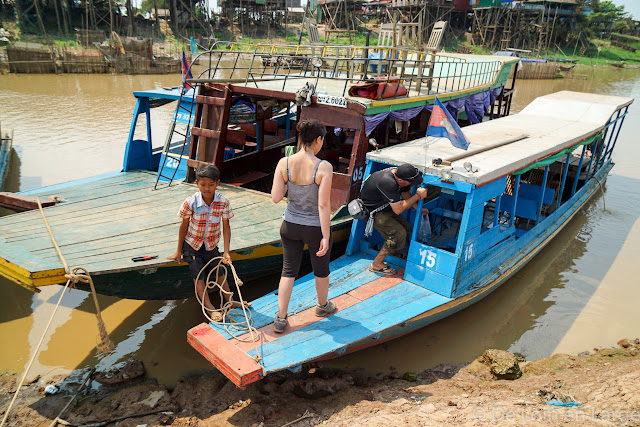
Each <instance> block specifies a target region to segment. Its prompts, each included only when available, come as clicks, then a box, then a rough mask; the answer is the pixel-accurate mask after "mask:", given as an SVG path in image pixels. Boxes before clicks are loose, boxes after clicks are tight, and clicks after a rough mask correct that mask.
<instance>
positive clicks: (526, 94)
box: [0, 69, 640, 387]
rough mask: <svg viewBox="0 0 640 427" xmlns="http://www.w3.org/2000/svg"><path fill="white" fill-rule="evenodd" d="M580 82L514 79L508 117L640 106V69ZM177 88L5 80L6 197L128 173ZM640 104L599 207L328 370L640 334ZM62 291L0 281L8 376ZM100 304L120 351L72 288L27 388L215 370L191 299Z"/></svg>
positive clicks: (568, 348) (532, 350) (127, 79)
mask: <svg viewBox="0 0 640 427" xmlns="http://www.w3.org/2000/svg"><path fill="white" fill-rule="evenodd" d="M577 74H581V76H577V77H578V78H573V79H569V78H567V79H564V80H553V81H552V80H523V81H518V82H517V84H516V87H517V90H516V96H515V100H514V103H513V108H512V112H517V111H519V110H520V109H522V108H523V107H524V106H525V105H527V104H528V103H529V102H530V101H531V100H532V99H533V98H535V97H536V96H540V95H544V94H547V93H551V92H556V91H559V90H563V89H569V90H575V91H583V92H594V93H602V94H611V95H623V96H632V97H636V99H638V100H640V70H625V69H622V70H620V69H612V70H609V69H597V70H587V69H582V70H578V71H577V72H576V75H577ZM179 81H180V78H179V76H176V75H172V76H105V75H58V76H56V75H5V76H0V120H1V122H2V125H3V126H7V127H11V128H13V129H14V130H15V135H14V147H15V153H14V155H13V158H12V166H11V170H10V176H9V180H8V182H7V185H6V190H7V191H19V190H27V189H31V188H35V187H39V186H43V185H50V184H55V183H59V182H64V181H68V180H71V179H78V178H83V177H87V176H92V175H95V174H99V173H103V172H108V171H112V170H117V169H119V168H120V167H121V164H122V157H123V150H124V146H125V144H126V139H127V135H128V132H129V123H130V120H131V113H132V111H133V107H134V103H135V101H134V98H133V96H132V92H133V91H135V90H145V89H152V88H158V87H166V86H172V85H176V84H178V83H179ZM638 102H640V101H638ZM638 102H637V103H636V104H634V105H632V107H631V108H630V111H629V115H628V116H627V119H626V121H625V123H624V126H623V128H622V131H621V133H620V137H619V140H618V144H617V145H616V149H615V152H614V154H613V158H614V161H615V162H616V166H615V167H614V168H613V170H612V172H611V174H610V175H609V178H608V180H607V182H606V184H605V186H604V187H605V191H604V196H603V195H602V193H599V194H598V195H597V197H594V198H593V199H592V201H591V202H590V203H588V204H587V206H586V207H585V208H584V209H583V210H582V211H581V212H580V213H579V214H578V215H576V217H575V218H574V219H573V220H572V221H571V222H570V223H569V224H568V225H567V226H566V227H565V229H564V230H563V231H562V233H560V234H559V235H558V236H557V237H556V238H555V239H554V241H553V242H551V243H550V244H549V245H548V246H547V247H546V248H545V249H544V251H542V253H540V254H539V255H537V256H536V257H535V258H534V259H533V260H532V261H531V262H530V263H529V264H528V265H527V266H526V267H524V268H523V269H522V270H521V271H520V272H519V273H518V274H517V275H516V276H515V277H513V278H512V279H510V280H509V281H507V282H506V283H505V284H503V285H502V286H501V287H500V288H499V289H498V290H497V291H495V292H494V293H492V294H491V295H490V296H488V297H487V298H485V299H484V300H482V301H480V302H478V303H477V304H475V305H474V306H472V307H470V308H468V309H466V310H463V311H462V312H460V313H458V314H456V315H454V316H451V317H449V318H446V319H444V320H441V321H439V322H437V323H435V324H433V325H431V326H428V327H426V328H423V329H421V330H419V331H417V332H414V333H412V334H409V335H407V336H404V337H401V338H398V339H396V340H394V341H391V342H388V343H385V344H382V345H379V346H377V347H373V348H370V349H367V350H363V351H360V352H357V353H354V354H351V355H347V356H344V357H341V358H339V359H335V360H333V361H329V362H325V363H324V365H325V366H332V367H336V368H341V369H358V368H364V369H365V370H367V371H370V372H388V371H389V370H390V367H394V368H396V369H398V371H400V372H404V371H421V370H423V369H426V368H429V367H432V366H435V365H437V364H439V363H444V362H453V361H460V362H465V361H469V360H472V359H473V358H474V357H476V356H477V355H479V354H480V353H481V352H482V351H483V350H485V349H487V348H500V349H506V350H510V351H517V352H520V353H522V354H524V355H525V356H526V357H527V358H528V359H534V358H539V357H544V356H548V355H550V354H552V353H554V352H568V353H573V354H575V353H578V352H580V351H583V350H590V349H592V348H593V347H597V346H611V345H615V343H616V342H617V341H618V340H619V339H620V338H623V337H627V338H636V337H638V336H640V311H639V310H638V301H640V279H639V278H640V262H639V260H640V221H638V212H639V211H640V168H639V167H638V165H637V164H636V162H637V161H638V160H639V159H640V145H639V144H638V135H640V105H638ZM170 105H171V104H170ZM172 108H174V107H171V106H166V107H161V108H158V109H155V110H153V112H152V119H153V120H154V121H155V122H156V123H159V125H158V126H157V127H156V128H154V130H153V140H154V146H158V145H160V144H162V143H163V141H164V138H165V133H166V129H167V122H168V120H169V118H170V116H171V111H172ZM605 205H606V210H605V209H604V208H605ZM1 214H6V211H2V212H0V215H1ZM232 226H233V224H232ZM176 234H177V230H176ZM251 286H254V287H255V289H254V291H250V293H253V292H255V293H256V294H259V293H260V292H262V293H266V292H268V291H270V290H272V289H274V288H275V287H276V286H277V277H272V278H268V279H265V280H262V281H261V282H260V283H253V284H251ZM61 289H62V288H61V287H59V286H50V287H46V288H43V290H42V292H41V293H40V294H32V293H31V292H29V291H27V290H25V289H23V288H21V287H19V286H17V285H15V284H13V283H11V282H9V281H7V280H5V279H2V278H0V346H1V347H2V351H1V352H0V372H3V371H10V372H23V371H24V369H25V368H26V365H27V363H28V361H29V359H30V357H31V355H32V352H33V351H34V349H35V347H36V345H37V343H38V342H39V340H40V338H41V336H42V333H43V331H44V328H45V325H46V324H47V322H48V320H49V317H50V315H51V312H52V310H53V308H54V305H55V303H56V302H57V299H58V297H59V295H60V292H61ZM99 302H100V306H101V309H102V310H103V318H104V321H105V323H106V325H107V329H108V332H109V333H110V336H111V339H112V340H113V342H114V343H116V348H115V350H114V351H113V352H112V353H111V354H110V355H108V356H106V357H105V356H102V355H97V354H96V351H95V345H96V339H97V328H96V321H95V308H94V307H93V302H92V300H91V298H90V296H89V294H87V293H85V292H81V291H74V290H72V291H70V292H69V293H68V294H67V295H65V296H64V298H63V300H62V306H61V307H60V308H59V310H58V313H57V315H56V316H55V318H54V320H53V323H52V325H51V327H50V329H49V333H48V334H47V336H46V337H45V340H44V343H43V345H42V348H41V351H40V354H39V355H38V356H37V358H36V360H35V363H34V365H33V367H32V368H31V370H30V371H29V375H28V377H29V378H32V377H34V376H35V375H37V374H41V375H44V376H45V377H49V376H52V375H57V374H67V373H69V372H71V371H74V370H79V369H85V368H87V367H91V366H96V365H97V366H99V367H108V366H110V365H111V364H114V363H117V362H120V361H123V360H126V359H127V358H130V357H135V358H138V359H140V360H142V361H143V362H144V363H145V366H146V369H147V373H148V375H149V376H153V377H156V378H158V380H159V381H160V382H162V383H164V384H165V385H167V386H169V387H171V386H172V385H174V384H175V383H176V381H177V379H178V378H179V377H180V376H182V375H185V374H189V373H194V372H198V371H203V370H208V369H211V365H210V364H209V362H207V361H206V360H205V359H204V358H203V357H202V356H200V355H199V354H198V353H197V352H196V351H195V350H193V349H192V348H191V347H190V346H189V345H188V344H187V342H186V331H187V330H188V329H189V328H191V327H193V326H195V325H197V324H199V323H201V322H202V321H203V318H202V314H201V313H200V312H199V307H198V306H197V305H196V302H195V300H194V299H190V300H176V301H136V300H124V299H118V298H112V297H105V296H100V297H99ZM380 310H381V311H382V310H384V307H380ZM76 372H77V371H76Z"/></svg>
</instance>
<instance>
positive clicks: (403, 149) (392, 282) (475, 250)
mask: <svg viewBox="0 0 640 427" xmlns="http://www.w3.org/2000/svg"><path fill="white" fill-rule="evenodd" d="M632 102H633V100H632V99H630V98H624V97H607V96H601V95H593V94H579V93H575V92H559V93H556V94H550V95H546V96H544V97H541V98H539V99H537V100H536V101H534V102H533V103H532V104H531V105H530V106H528V107H527V108H525V109H524V110H523V111H522V112H521V113H519V114H518V115H515V116H510V117H505V118H502V119H498V120H497V121H495V122H489V123H484V124H478V125H475V126H472V127H470V128H468V129H469V132H468V133H467V137H470V140H472V141H474V143H475V144H477V145H476V147H477V149H476V150H475V151H474V150H469V151H467V152H466V153H465V154H464V155H460V154H458V153H455V154H456V155H455V156H454V155H447V154H448V152H450V151H452V148H451V146H450V142H449V140H448V139H446V138H442V140H439V141H436V142H435V143H434V144H438V145H436V146H435V147H430V151H431V154H430V157H427V156H426V155H425V157H424V158H422V159H418V158H417V155H418V153H423V152H424V147H423V143H422V141H421V140H415V141H410V142H407V143H405V144H401V145H398V146H395V147H389V148H387V149H384V150H381V151H379V152H378V151H376V152H371V153H369V154H368V155H367V169H366V171H365V173H364V175H365V177H367V176H370V175H371V174H373V173H375V172H376V171H379V170H383V169H385V168H388V167H389V166H395V165H399V164H402V163H405V162H411V161H412V160H413V162H415V163H412V164H414V165H415V166H416V167H419V168H422V170H424V175H423V183H424V185H426V186H428V187H429V190H428V191H429V192H430V194H432V196H431V198H430V199H429V200H428V201H419V202H418V205H417V206H416V211H415V212H414V211H409V212H407V213H405V215H407V219H408V222H409V224H410V227H411V241H410V244H409V247H408V249H407V256H406V259H400V258H398V257H395V256H390V255H389V256H387V257H386V262H387V263H389V264H391V265H393V266H394V267H395V268H396V269H397V270H398V272H397V273H396V275H394V276H384V277H379V276H378V275H376V274H375V273H373V272H371V271H370V270H369V269H368V268H369V267H370V265H371V262H372V261H373V259H374V257H375V256H376V255H377V254H378V250H379V248H380V245H381V244H382V243H383V241H384V239H383V237H382V236H381V235H379V234H378V233H377V232H374V233H373V234H370V235H367V234H366V233H365V222H364V221H360V220H357V221H354V224H353V225H352V228H351V234H350V238H349V243H348V245H347V252H346V255H345V256H343V257H340V258H339V259H338V260H336V261H334V262H333V263H332V264H331V267H332V270H331V272H332V273H331V276H330V277H329V298H330V299H331V300H332V301H333V302H334V303H335V304H336V305H337V307H338V310H337V312H335V313H334V314H332V315H330V316H329V317H328V318H325V319H318V318H316V317H314V304H315V300H316V295H315V289H314V287H313V284H314V278H313V277H312V276H306V277H304V278H302V279H300V280H298V281H296V282H295V284H294V289H293V293H292V297H291V302H290V304H289V310H288V322H289V327H288V328H286V329H285V331H284V333H283V334H276V333H275V332H274V330H273V323H272V322H273V318H274V317H273V316H274V313H275V312H276V310H277V307H278V298H277V295H275V293H271V294H268V295H266V296H264V297H262V298H259V299H258V300H256V301H254V302H253V304H252V307H251V308H250V311H251V316H250V317H251V319H252V322H253V326H254V327H255V328H256V332H251V333H244V332H243V333H242V335H240V334H238V333H235V332H234V330H233V329H230V327H229V325H224V326H223V325H219V324H217V323H210V324H208V325H207V324H202V325H199V326H197V327H196V328H193V329H192V330H191V331H189V332H188V340H189V342H190V343H191V344H192V345H193V346H194V347H195V348H196V349H197V350H198V351H199V352H201V353H202V354H203V355H205V357H207V359H208V360H210V361H211V362H212V363H213V364H214V365H215V366H216V367H218V368H219V369H220V370H221V371H222V372H224V373H230V375H229V378H230V379H231V380H232V381H234V383H235V384H237V385H238V386H240V387H243V386H245V385H246V384H248V383H250V382H252V381H256V380H258V379H260V378H261V377H262V376H263V375H264V374H268V373H270V372H276V371H279V370H282V369H292V370H294V371H295V370H296V369H298V368H299V366H300V365H301V364H304V363H307V362H311V361H314V360H320V359H326V358H332V357H337V356H340V355H342V354H345V353H347V352H353V351H357V350H359V349H362V348H366V347H369V346H372V345H376V344H378V343H380V342H383V341H386V340H390V339H393V338H395V337H398V336H400V335H403V334H406V333H409V332H411V331H413V330H416V329H418V328H421V327H424V326H426V325H429V324H431V323H433V322H435V321H437V320H439V319H442V318H444V317H446V316H449V315H451V314H453V313H455V312H457V311H459V310H462V309H464V308H465V307H468V306H469V305H471V304H473V303H475V302H477V301H478V300H480V299H482V298H484V297H485V296H487V295H489V294H490V293H491V292H493V291H494V290H495V289H497V288H498V287H499V286H500V285H502V284H503V283H504V282H505V281H506V280H508V279H509V278H510V277H511V276H512V275H514V274H515V273H516V272H517V271H518V270H519V269H521V268H522V267H523V266H524V265H525V264H526V263H527V262H528V261H530V260H531V259H532V258H533V257H534V256H535V255H536V254H537V253H538V252H540V251H541V250H543V249H544V248H545V246H546V245H547V244H548V243H549V242H550V241H551V240H552V239H553V238H554V237H555V236H556V235H557V234H558V233H560V231H561V230H562V229H563V228H564V227H565V226H566V225H567V224H568V223H569V221H571V219H572V218H573V216H574V215H575V214H576V213H577V212H578V211H579V210H580V209H581V208H582V207H583V206H584V204H585V203H586V202H587V201H588V200H589V199H590V198H591V197H592V196H593V195H594V194H596V192H597V190H598V188H599V187H601V186H602V184H603V182H604V181H605V180H606V177H607V175H608V173H609V171H610V170H611V168H612V167H613V163H612V160H611V153H612V151H613V149H614V147H615V143H616V139H617V135H618V133H619V130H620V127H621V126H622V123H623V122H624V118H625V116H626V114H627V111H628V107H629V105H630V104H631V103H632ZM568 105H570V106H572V107H573V108H574V114H573V115H572V116H569V117H567V118H560V119H558V118H556V117H555V113H554V112H555V111H558V110H560V111H561V110H566V108H567V106H568ZM535 119H539V120H543V121H545V122H546V123H547V125H548V127H549V129H542V128H540V127H539V125H538V124H536V122H535ZM514 129H518V130H521V131H527V132H529V134H528V136H527V138H530V139H529V140H528V141H524V140H523V139H522V138H517V139H515V140H509V141H508V142H507V143H505V142H502V141H501V142H499V143H494V144H493V145H488V146H487V145H485V146H482V145H483V144H481V142H480V141H481V139H480V138H479V137H477V136H476V138H475V139H474V138H473V136H474V135H478V134H480V132H484V133H483V135H485V136H486V135H491V139H495V138H498V139H499V138H500V136H501V135H502V133H503V132H504V133H506V134H507V135H509V134H511V133H513V132H514ZM491 131H493V132H491ZM518 141H522V142H521V143H520V142H518ZM579 148H580V149H581V150H579ZM438 150H442V151H440V152H438ZM489 150H492V152H491V153H490V155H486V154H485V152H487V151H489ZM576 151H577V152H576ZM580 151H581V153H580ZM586 153H588V154H586ZM452 154H453V153H452ZM572 157H575V158H576V159H577V158H579V161H578V164H577V165H574V166H575V168H574V169H572V170H571V172H569V170H570V167H569V165H570V164H571V163H572V161H571V158H572ZM561 158H562V159H563V160H562V161H561V160H560V159H561ZM437 159H439V160H440V162H434V160H437ZM443 159H448V160H447V162H448V163H449V164H448V165H445V167H446V168H447V169H442V170H440V169H441V168H442V166H441V165H440V164H441V162H443ZM462 159H464V160H467V159H469V160H468V161H469V164H470V165H472V166H471V167H468V165H467V164H466V163H465V165H464V169H463V168H460V167H459V164H458V168H457V169H456V167H455V166H454V165H455V162H459V163H460V162H461V161H462ZM471 162H473V163H471ZM476 165H477V169H476V168H474V167H473V166H476ZM480 171H481V172H480ZM550 171H552V172H550ZM583 171H584V178H581V177H582V175H583ZM456 175H457V176H456ZM548 180H549V181H550V183H549V184H548ZM437 190H439V191H437ZM424 208H427V209H428V210H429V214H428V215H429V218H431V220H430V223H431V225H430V230H431V231H432V233H433V235H432V237H420V236H419V234H420V233H419V229H420V228H421V227H422V225H421V223H422V216H421V215H419V214H418V213H417V212H421V211H422V209H424ZM443 218H444V219H443ZM445 221H446V222H447V223H446V227H445V224H444V223H445ZM436 223H437V224H438V225H436ZM403 252H404V251H403ZM234 319H235V320H236V321H239V320H240V319H239V318H238V317H234ZM231 326H232V327H233V325H231ZM256 333H257V335H256ZM250 338H257V340H255V343H254V340H253V339H251V340H249V339H250ZM247 340H249V341H250V342H249V343H247V342H246V341H247ZM212 346H213V347H212ZM231 355H233V357H231ZM231 373H232V374H231Z"/></svg>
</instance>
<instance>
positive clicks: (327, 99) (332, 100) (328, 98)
mask: <svg viewBox="0 0 640 427" xmlns="http://www.w3.org/2000/svg"><path fill="white" fill-rule="evenodd" d="M317 97H318V104H324V105H331V106H332V107H342V108H347V100H346V99H344V98H343V97H341V96H333V95H322V94H318V95H317Z"/></svg>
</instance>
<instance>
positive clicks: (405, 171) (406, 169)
mask: <svg viewBox="0 0 640 427" xmlns="http://www.w3.org/2000/svg"><path fill="white" fill-rule="evenodd" d="M396 176H397V177H398V178H400V179H404V180H405V181H409V182H410V183H411V185H420V184H422V172H420V171H419V170H418V169H416V168H415V167H413V166H411V165H410V164H408V163H405V164H404V165H400V166H398V168H397V169H396Z"/></svg>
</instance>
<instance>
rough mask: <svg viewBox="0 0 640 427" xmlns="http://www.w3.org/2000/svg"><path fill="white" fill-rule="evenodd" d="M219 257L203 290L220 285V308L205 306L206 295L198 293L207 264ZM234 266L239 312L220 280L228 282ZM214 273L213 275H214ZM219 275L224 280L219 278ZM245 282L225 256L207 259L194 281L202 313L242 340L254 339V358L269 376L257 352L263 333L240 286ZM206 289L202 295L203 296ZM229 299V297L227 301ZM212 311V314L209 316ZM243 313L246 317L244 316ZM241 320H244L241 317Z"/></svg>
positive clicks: (250, 340)
mask: <svg viewBox="0 0 640 427" xmlns="http://www.w3.org/2000/svg"><path fill="white" fill-rule="evenodd" d="M216 260H218V263H217V264H216V265H215V267H213V268H212V269H211V271H209V273H208V274H207V277H206V280H204V282H205V286H204V292H208V291H209V290H210V289H215V288H218V291H219V292H218V294H219V295H220V301H221V307H220V308H219V309H214V310H210V309H208V308H207V307H205V305H204V297H203V298H201V297H200V295H199V294H198V288H197V286H198V285H197V283H198V281H199V280H200V277H201V276H202V275H203V273H204V272H205V270H206V269H207V267H208V266H209V265H210V264H211V263H212V262H214V261H216ZM228 267H229V268H231V273H232V274H233V279H234V283H235V285H236V291H237V292H238V299H239V300H240V301H239V302H240V306H241V308H242V314H240V313H239V312H238V311H237V310H238V309H237V308H234V301H233V300H232V298H231V297H232V296H233V292H231V291H226V290H224V288H223V287H222V285H221V283H224V282H227V283H229V282H228V281H227V278H228V277H229V268H228ZM212 276H213V278H212ZM216 278H218V279H220V278H222V280H219V281H217V280H216ZM242 285H243V282H242V280H240V278H239V277H238V273H237V272H236V268H235V267H234V266H233V263H231V264H226V263H225V262H224V258H223V257H221V256H218V257H215V258H212V259H211V260H209V262H207V263H206V264H205V265H204V267H202V268H201V269H200V272H198V276H197V277H196V280H195V282H194V286H195V294H196V299H197V300H198V302H199V303H200V307H201V308H202V313H203V314H204V316H205V317H206V318H207V320H209V321H210V322H211V323H215V324H218V325H221V326H223V327H224V329H225V330H226V331H227V332H228V333H229V335H231V336H232V337H233V338H235V339H237V340H238V341H243V342H253V343H254V349H255V352H256V355H255V356H254V357H253V359H254V360H255V361H256V362H257V363H258V364H260V366H261V367H262V370H263V373H264V374H265V375H266V372H267V370H266V368H265V367H264V366H263V365H262V363H260V362H261V360H262V358H261V357H260V355H259V353H258V347H259V345H258V341H259V340H261V338H262V334H261V333H259V332H258V330H257V329H256V328H255V327H254V326H253V319H252V318H251V311H249V310H248V308H249V307H250V306H251V303H250V302H247V301H245V300H244V298H243V297H242V291H241V290H240V287H241V286H242ZM204 292H203V296H204ZM227 298H228V300H227ZM209 313H212V314H213V315H211V316H210V315H209ZM242 316H244V319H242ZM241 319H242V320H241ZM247 333H249V336H248V337H244V338H243V337H241V335H246V334H247Z"/></svg>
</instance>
